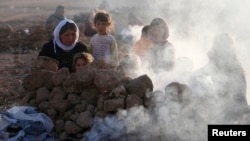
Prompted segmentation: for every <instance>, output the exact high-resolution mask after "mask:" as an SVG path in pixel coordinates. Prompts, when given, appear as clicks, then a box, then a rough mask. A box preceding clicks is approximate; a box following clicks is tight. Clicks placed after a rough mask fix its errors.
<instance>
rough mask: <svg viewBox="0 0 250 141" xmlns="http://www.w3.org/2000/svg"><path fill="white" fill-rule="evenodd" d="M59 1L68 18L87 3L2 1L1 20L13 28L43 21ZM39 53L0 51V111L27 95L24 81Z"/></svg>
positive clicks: (76, 0) (0, 3)
mask: <svg viewBox="0 0 250 141" xmlns="http://www.w3.org/2000/svg"><path fill="white" fill-rule="evenodd" d="M58 4H62V5H64V6H65V16H67V17H72V16H73V15H74V14H77V13H80V12H81V11H82V9H83V8H82V7H83V5H84V3H83V1H81V0H75V1H74V3H72V2H71V1H66V0H56V1H51V0H43V1H40V0H22V1H19V0H1V1H0V17H1V20H0V22H2V23H7V24H10V25H12V26H13V27H17V26H20V25H25V24H29V25H30V24H43V23H44V22H45V20H46V18H47V17H48V15H49V14H51V13H53V12H54V9H55V7H56V6H57V5H58ZM85 6H87V5H85ZM0 32H1V31H0ZM1 47H2V46H1ZM37 54H38V49H37V50H32V51H29V52H25V53H18V52H11V51H6V52H5V51H4V52H0V74H1V75H0V111H3V110H6V109H8V108H10V107H12V106H15V105H18V101H19V99H20V98H21V97H22V95H23V94H24V93H23V91H24V90H23V87H22V80H23V78H24V77H25V76H26V75H27V74H29V72H30V65H31V63H32V60H33V59H34V58H36V56H37Z"/></svg>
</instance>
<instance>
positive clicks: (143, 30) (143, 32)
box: [141, 25, 150, 35]
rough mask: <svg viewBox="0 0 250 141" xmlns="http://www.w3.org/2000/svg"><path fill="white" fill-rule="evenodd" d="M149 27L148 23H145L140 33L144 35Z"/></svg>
mask: <svg viewBox="0 0 250 141" xmlns="http://www.w3.org/2000/svg"><path fill="white" fill-rule="evenodd" d="M149 29H150V25H145V26H144V27H143V28H142V30H141V33H142V34H144V35H148V31H149Z"/></svg>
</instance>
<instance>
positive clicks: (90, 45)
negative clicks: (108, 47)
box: [87, 42, 93, 54]
mask: <svg viewBox="0 0 250 141" xmlns="http://www.w3.org/2000/svg"><path fill="white" fill-rule="evenodd" d="M87 51H88V52H89V53H91V54H92V52H93V45H92V43H91V42H90V43H89V45H88V46H87Z"/></svg>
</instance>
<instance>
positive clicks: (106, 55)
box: [88, 34, 118, 66]
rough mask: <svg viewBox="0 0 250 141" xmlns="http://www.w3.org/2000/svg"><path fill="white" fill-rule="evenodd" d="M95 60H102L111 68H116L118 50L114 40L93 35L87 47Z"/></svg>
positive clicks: (105, 36)
mask: <svg viewBox="0 0 250 141" xmlns="http://www.w3.org/2000/svg"><path fill="white" fill-rule="evenodd" d="M88 50H89V52H90V53H92V55H93V57H94V59H95V60H103V61H104V62H106V63H108V64H111V65H113V66H118V49H117V44H116V40H115V38H114V37H113V36H112V35H110V34H107V35H100V34H95V35H94V36H93V37H92V38H91V39H90V45H89V47H88Z"/></svg>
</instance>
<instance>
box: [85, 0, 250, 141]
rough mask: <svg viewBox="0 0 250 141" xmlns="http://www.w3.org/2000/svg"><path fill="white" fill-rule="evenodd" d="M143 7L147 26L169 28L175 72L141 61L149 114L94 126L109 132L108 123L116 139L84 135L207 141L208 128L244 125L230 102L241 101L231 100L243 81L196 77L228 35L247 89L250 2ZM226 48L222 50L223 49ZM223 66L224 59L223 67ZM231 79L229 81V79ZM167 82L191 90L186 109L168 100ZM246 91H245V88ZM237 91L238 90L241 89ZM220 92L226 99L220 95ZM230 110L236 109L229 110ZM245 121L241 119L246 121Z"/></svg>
mask: <svg viewBox="0 0 250 141" xmlns="http://www.w3.org/2000/svg"><path fill="white" fill-rule="evenodd" d="M126 3H128V2H126ZM131 3H132V4H134V5H133V6H135V7H136V6H138V7H140V4H141V3H140V2H139V1H138V0H135V1H133V2H131ZM131 3H130V4H131ZM123 4H124V5H126V4H125V3H123V2H122V1H119V5H123ZM144 4H145V5H147V6H148V7H147V8H150V9H144V10H143V14H141V13H140V11H138V13H139V14H141V15H142V16H144V17H146V18H145V21H146V22H148V24H149V22H150V21H151V20H152V19H153V18H155V17H161V18H163V19H165V20H166V21H167V23H168V25H169V28H170V37H169V41H170V42H171V43H172V44H173V45H174V47H175V51H176V60H175V67H174V69H172V70H170V71H167V72H166V71H165V72H164V71H162V72H158V73H154V72H153V71H152V70H151V69H149V68H147V66H146V65H143V64H144V63H145V62H141V64H142V66H141V69H142V70H140V71H139V72H138V75H140V74H147V75H149V77H150V78H151V79H152V81H153V84H154V92H153V93H149V94H148V96H149V97H151V98H152V97H153V99H154V100H155V101H154V102H155V105H153V106H151V107H149V108H148V109H145V108H143V107H134V108H131V109H128V110H121V111H119V112H118V113H117V115H116V116H113V117H112V118H110V117H108V118H106V119H105V120H103V122H99V123H101V124H98V126H94V127H99V128H100V127H103V126H105V127H107V122H108V123H109V122H111V121H112V122H113V123H112V124H110V125H111V127H109V128H111V129H118V130H115V131H114V130H112V132H109V133H110V135H111V134H114V133H115V135H118V134H119V137H120V138H117V137H118V136H116V137H111V138H105V137H104V136H102V134H103V133H107V132H106V131H107V130H105V131H104V130H101V131H100V130H96V129H93V130H92V131H90V132H88V133H87V134H86V135H88V134H91V133H95V137H98V139H99V140H103V139H110V140H133V139H136V140H143V141H147V140H178V141H181V140H185V141H200V140H207V131H206V130H207V125H208V124H228V123H229V124H234V123H242V124H245V123H244V121H240V119H241V117H237V116H238V114H242V112H243V113H244V111H243V109H242V107H241V106H237V104H239V103H237V102H233V101H234V100H235V99H236V101H237V100H238V101H241V100H242V99H241V98H239V97H237V96H234V95H233V94H234V93H240V92H241V91H243V89H244V82H243V81H242V80H237V79H235V78H238V77H239V76H236V75H234V73H228V74H227V71H224V72H223V71H222V72H216V71H214V74H211V76H214V78H216V79H214V78H212V77H211V76H207V75H205V74H202V73H200V74H198V72H200V69H201V68H204V67H207V65H209V64H208V63H209V61H210V60H209V58H208V56H207V53H208V51H209V50H210V49H211V48H212V47H213V42H214V40H213V39H214V37H215V35H217V34H218V33H223V32H227V33H229V34H231V35H232V36H233V37H234V39H235V41H236V42H235V51H236V55H237V58H238V59H239V61H240V63H241V64H242V66H243V69H244V75H245V77H246V82H247V83H246V84H247V86H248V87H249V84H248V83H250V76H249V73H250V72H249V71H250V63H249V61H247V60H249V57H248V52H250V49H249V48H248V46H249V45H250V41H248V35H249V32H250V28H249V26H248V25H249V21H248V20H247V18H246V17H249V16H250V15H249V14H250V13H249V12H248V9H249V8H248V7H247V5H249V2H248V1H247V0H243V1H241V2H240V3H239V2H238V1H236V0H220V1H216V0H211V1H200V0H191V1H186V0H176V1H173V0H164V1H163V0H162V1H154V2H153V1H146V2H145V3H144ZM111 5H112V6H114V5H116V3H115V2H114V1H113V2H111ZM145 5H144V6H145ZM138 9H141V7H140V8H138ZM134 30H139V29H134ZM133 33H136V34H135V35H134V36H135V37H139V35H138V33H140V32H139V31H133ZM226 44H227V43H226ZM226 44H223V45H225V46H226ZM217 47H219V46H217ZM222 54H223V52H222ZM225 57H227V56H225ZM220 59H225V62H226V61H229V60H227V58H220ZM225 62H223V60H222V63H225ZM229 64H230V62H229ZM211 68H212V66H210V67H207V69H208V70H207V71H205V72H207V73H212V72H213V71H211V70H210V69H211ZM226 70H227V69H226ZM203 71H204V69H203ZM235 71H237V69H236V70H235ZM232 72H234V70H233V71H232ZM196 73H197V74H196ZM229 76H230V78H228V77H229ZM171 82H179V83H182V84H186V85H187V86H189V87H190V88H191V90H192V94H190V96H189V98H190V99H189V100H190V102H189V103H188V104H185V105H183V104H180V103H178V102H174V101H172V100H169V97H168V95H169V94H168V93H167V91H166V90H165V87H166V86H167V85H168V84H170V83H171ZM226 82H231V85H230V86H232V87H227V86H228V85H226V84H227V83H226ZM220 84H225V85H220ZM242 86H243V87H242ZM247 86H246V88H248V87H247ZM241 88H242V90H240V89H241ZM218 92H220V94H225V93H227V94H228V95H219V94H217V93H218ZM243 93H244V92H243ZM237 98H238V99H237ZM231 100H232V101H231ZM247 100H248V101H250V90H249V88H248V89H247ZM229 103H231V104H229ZM243 107H244V106H243ZM231 109H234V110H232V111H231ZM235 111H240V112H239V113H237V112H235ZM224 115H227V116H224ZM235 116H236V117H235ZM245 116H246V115H244V116H243V117H244V118H246V117H245ZM235 118H238V120H235ZM116 125H117V126H118V127H117V126H116ZM96 131H100V132H96ZM108 131H110V129H109V130H108ZM109 133H107V134H109ZM109 137H110V136H109Z"/></svg>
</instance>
